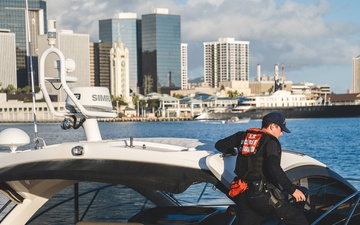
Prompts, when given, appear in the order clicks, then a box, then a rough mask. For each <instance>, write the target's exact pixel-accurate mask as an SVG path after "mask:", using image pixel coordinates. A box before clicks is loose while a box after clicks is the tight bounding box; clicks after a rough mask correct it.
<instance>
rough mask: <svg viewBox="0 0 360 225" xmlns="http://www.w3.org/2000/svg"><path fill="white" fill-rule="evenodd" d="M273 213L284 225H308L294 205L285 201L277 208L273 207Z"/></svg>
mask: <svg viewBox="0 0 360 225" xmlns="http://www.w3.org/2000/svg"><path fill="white" fill-rule="evenodd" d="M274 212H275V215H276V217H277V218H278V219H280V220H281V221H282V222H283V223H284V224H286V225H308V224H309V222H308V221H307V219H306V217H305V215H304V214H303V213H302V212H300V211H299V210H298V209H297V208H296V207H295V206H294V205H292V204H290V203H288V202H286V203H284V204H283V205H282V206H280V207H279V208H277V209H274Z"/></svg>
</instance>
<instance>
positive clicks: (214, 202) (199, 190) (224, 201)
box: [173, 183, 234, 206]
mask: <svg viewBox="0 0 360 225" xmlns="http://www.w3.org/2000/svg"><path fill="white" fill-rule="evenodd" d="M173 196H174V197H175V198H176V200H177V201H178V202H179V203H180V204H181V205H183V206H189V205H199V206H229V205H232V204H234V202H233V201H232V200H230V199H229V198H228V197H227V196H226V195H225V194H224V193H223V192H221V191H220V190H218V189H217V188H216V187H215V186H214V185H213V184H210V183H199V184H195V185H191V186H190V187H189V188H188V189H187V190H186V191H184V192H183V193H179V194H173Z"/></svg>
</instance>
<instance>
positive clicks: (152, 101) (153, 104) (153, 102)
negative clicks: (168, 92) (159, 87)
mask: <svg viewBox="0 0 360 225" xmlns="http://www.w3.org/2000/svg"><path fill="white" fill-rule="evenodd" d="M147 104H148V107H150V108H151V112H152V113H154V112H155V108H158V107H159V100H157V99H148V100H147Z"/></svg>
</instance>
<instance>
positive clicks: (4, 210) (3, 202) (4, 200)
mask: <svg viewBox="0 0 360 225" xmlns="http://www.w3.org/2000/svg"><path fill="white" fill-rule="evenodd" d="M0 206H1V208H0V222H1V221H2V220H3V219H4V218H5V217H6V216H7V215H8V213H9V212H11V210H12V209H13V208H14V207H15V206H16V204H15V203H14V202H12V201H11V200H10V199H9V198H8V197H7V196H6V195H4V194H0Z"/></svg>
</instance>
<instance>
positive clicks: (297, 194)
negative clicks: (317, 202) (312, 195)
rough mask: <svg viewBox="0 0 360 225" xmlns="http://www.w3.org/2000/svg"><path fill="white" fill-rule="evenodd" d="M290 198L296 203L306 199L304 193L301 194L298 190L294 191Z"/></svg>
mask: <svg viewBox="0 0 360 225" xmlns="http://www.w3.org/2000/svg"><path fill="white" fill-rule="evenodd" d="M292 196H293V197H294V198H295V200H296V202H302V201H306V197H305V195H304V193H302V192H301V191H300V190H299V189H296V190H295V191H294V193H292Z"/></svg>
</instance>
